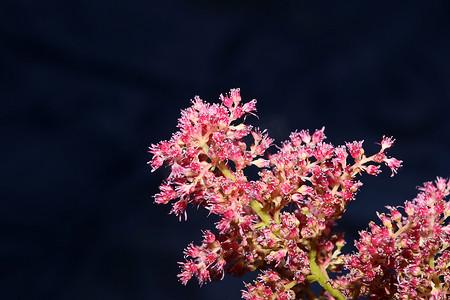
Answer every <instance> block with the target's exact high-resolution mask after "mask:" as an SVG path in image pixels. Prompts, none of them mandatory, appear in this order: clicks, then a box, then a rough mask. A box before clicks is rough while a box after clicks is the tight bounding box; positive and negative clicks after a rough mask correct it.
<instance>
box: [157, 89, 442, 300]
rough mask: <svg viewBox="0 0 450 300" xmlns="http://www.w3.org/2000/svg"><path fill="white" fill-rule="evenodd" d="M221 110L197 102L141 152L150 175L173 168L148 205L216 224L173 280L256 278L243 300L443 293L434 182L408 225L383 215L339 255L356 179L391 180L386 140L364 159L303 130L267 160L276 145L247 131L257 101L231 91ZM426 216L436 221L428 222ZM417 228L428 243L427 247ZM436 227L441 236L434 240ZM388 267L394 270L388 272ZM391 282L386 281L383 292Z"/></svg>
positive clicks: (350, 146)
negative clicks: (198, 212) (385, 176)
mask: <svg viewBox="0 0 450 300" xmlns="http://www.w3.org/2000/svg"><path fill="white" fill-rule="evenodd" d="M220 100H221V102H222V103H221V104H209V103H206V102H204V101H202V100H201V99H200V98H199V97H195V98H194V100H193V101H192V106H191V107H189V108H187V109H185V110H183V111H182V113H181V118H180V119H179V122H178V127H179V130H178V131H177V132H176V133H174V134H173V136H172V137H171V139H170V140H168V141H162V142H159V143H158V144H156V145H152V146H151V147H150V153H152V154H153V158H152V160H151V161H150V162H149V164H151V166H152V171H154V170H156V169H157V168H159V167H161V166H162V165H163V164H166V165H168V166H169V167H170V168H171V172H170V174H169V176H168V178H167V180H166V181H165V182H164V183H163V184H162V185H161V186H160V193H158V194H156V195H155V202H156V203H158V204H168V203H169V202H170V203H171V205H172V208H171V211H170V213H173V214H175V215H176V216H178V217H179V218H180V219H181V218H182V217H183V216H184V217H185V218H187V210H186V209H187V206H188V204H192V205H197V206H202V207H204V208H206V209H207V210H208V211H209V212H210V213H211V214H214V215H217V216H218V217H219V221H218V222H217V223H215V227H216V230H217V231H216V233H212V232H211V231H205V232H204V239H203V242H202V243H201V245H193V244H190V245H189V246H188V247H187V248H186V250H185V252H184V254H185V261H184V262H181V263H180V264H181V270H182V271H181V273H180V274H179V275H178V276H179V279H180V281H181V282H182V283H183V284H186V283H187V282H188V281H189V280H190V279H191V278H193V277H194V278H197V279H198V281H199V283H200V284H203V283H205V282H207V281H209V280H211V279H213V280H220V279H221V278H223V276H224V274H225V273H227V274H234V275H238V276H240V275H242V274H244V273H247V272H252V271H260V276H259V277H258V279H257V280H256V281H255V282H254V283H253V284H247V285H246V290H244V291H243V298H244V299H251V300H257V299H303V298H304V297H306V298H307V299H316V296H315V295H314V294H313V293H312V291H311V290H310V289H309V286H310V284H311V283H313V282H318V283H319V284H320V285H321V286H322V287H323V292H322V294H321V296H322V297H333V298H335V299H345V297H350V298H354V297H358V295H381V294H380V293H381V290H382V291H385V294H383V295H387V296H388V297H390V295H393V294H395V293H400V294H401V295H403V294H405V293H406V294H405V295H410V294H411V293H413V290H414V288H412V287H410V286H406V285H405V283H407V282H408V280H410V279H411V278H412V277H414V278H416V280H417V285H416V288H418V287H419V286H420V285H423V284H424V282H425V281H426V280H431V281H426V282H428V283H430V282H431V283H433V286H432V287H431V288H430V289H429V291H428V290H427V289H424V290H423V291H422V290H420V291H419V290H418V289H416V290H417V291H418V292H417V293H418V294H417V295H422V294H424V293H425V294H426V293H427V292H429V294H430V295H438V294H437V293H443V291H444V283H445V284H447V283H448V278H449V275H448V274H447V273H445V272H444V270H446V268H447V267H448V260H447V256H448V255H447V256H446V255H444V254H442V255H441V256H439V255H440V253H441V252H442V251H444V250H445V248H444V247H446V246H443V245H447V244H448V240H446V242H445V243H444V242H443V240H442V238H443V237H444V236H445V235H444V233H445V234H446V232H447V231H448V228H447V227H445V226H444V225H443V223H442V222H443V220H445V219H442V218H441V219H439V218H438V217H437V215H438V214H439V213H440V214H444V215H446V214H447V215H448V212H449V209H448V205H446V204H445V205H444V203H445V202H443V197H444V196H445V195H446V194H448V185H447V187H446V188H444V187H443V186H444V183H443V182H444V181H443V180H440V181H439V183H438V187H437V188H436V189H435V190H433V191H431V190H432V188H430V187H427V189H428V190H429V191H428V192H427V193H428V194H429V195H432V196H430V197H431V198H432V199H435V202H436V203H434V204H431V202H430V201H431V200H430V199H431V198H430V197H426V196H420V197H422V198H421V199H422V200H416V201H415V202H412V203H409V204H407V208H406V209H407V215H408V217H402V216H401V215H400V214H399V213H398V210H396V209H392V210H391V215H390V217H391V219H389V218H388V217H387V216H386V215H380V218H382V220H383V226H384V227H380V226H376V225H374V224H372V225H371V230H372V231H371V233H364V234H362V237H361V241H359V242H358V243H357V248H358V250H359V251H360V252H359V253H357V254H354V255H352V256H348V255H347V256H346V255H343V254H341V248H342V247H343V246H344V244H345V242H344V239H343V234H342V233H336V232H334V231H333V226H334V225H335V222H336V220H338V219H340V218H341V217H342V215H343V214H344V212H345V209H346V206H347V205H348V203H349V202H350V201H352V200H354V199H355V195H356V194H357V192H358V190H359V188H360V187H361V185H362V183H361V182H360V181H359V180H358V179H357V177H358V176H359V175H360V174H361V173H367V174H369V175H377V174H379V173H380V172H381V169H380V164H383V163H384V164H385V165H386V166H387V167H388V168H390V170H391V171H392V175H394V174H395V173H396V172H397V170H398V168H400V167H401V164H402V161H400V160H397V159H395V158H393V157H389V156H387V154H386V152H387V150H388V149H389V148H390V147H391V146H392V144H393V142H394V140H393V139H392V138H389V137H383V139H382V141H381V148H380V150H379V151H378V153H375V154H373V155H370V156H367V155H366V154H365V151H364V149H363V146H362V144H363V141H354V142H349V143H346V144H345V145H342V146H336V147H335V146H333V145H332V144H330V143H327V142H326V141H325V139H326V137H325V133H324V128H322V129H320V130H316V131H315V132H314V133H313V134H310V133H309V131H307V130H302V131H300V132H293V133H292V134H291V135H290V137H289V140H287V141H285V142H283V143H282V145H281V146H280V147H278V151H277V152H275V153H269V152H268V151H267V150H268V148H269V147H270V146H271V145H272V143H273V140H272V139H271V138H269V137H268V135H267V132H266V131H261V130H260V129H258V128H254V127H252V126H251V125H247V124H245V122H244V121H245V120H246V116H248V115H249V114H252V115H254V114H255V112H256V107H255V105H256V100H252V101H250V102H248V103H242V100H241V96H240V91H239V89H233V90H231V91H230V93H229V94H227V95H221V96H220ZM248 166H254V167H256V168H259V173H258V175H259V179H257V180H249V179H248V178H247V176H246V174H245V173H244V171H245V169H246V167H248ZM428 194H427V195H428ZM439 197H441V198H440V200H439V201H438V200H437V199H438V198H439ZM427 205H428V206H427ZM427 209H428V210H427ZM426 210H427V211H426ZM430 210H432V211H433V212H434V215H435V216H436V217H435V218H434V217H433V218H434V219H432V220H431V219H430V215H432V214H433V213H431V211H430ZM411 211H412V213H411ZM419 211H420V213H419ZM410 214H411V215H410ZM434 215H433V216H434ZM419 216H422V217H419ZM426 220H428V221H426ZM395 226H397V227H395ZM424 226H425V227H426V228H427V230H429V231H427V234H431V236H430V237H427V238H425V237H424V234H425V231H424V230H425V229H423V228H424ZM395 228H397V230H395ZM434 228H440V231H439V233H438V231H434V230H438V229H434ZM375 241H376V242H377V246H373V243H374V242H375ZM436 247H437V248H436ZM439 247H441V248H439ZM422 248H423V249H424V250H422ZM399 249H400V250H399ZM440 250H442V251H440ZM380 251H382V252H380ZM399 251H400V252H399ZM423 251H429V252H427V253H428V257H431V256H432V257H434V258H436V261H434V260H433V262H431V260H427V261H428V265H429V268H428V269H426V270H425V269H423V262H420V263H419V262H418V261H417V262H416V261H414V262H413V263H410V262H412V259H413V258H414V257H417V259H419V257H420V258H423V257H424V252H423ZM379 252H380V253H379ZM399 253H400V254H399ZM383 255H384V256H383ZM389 255H390V256H389ZM400 255H403V256H404V258H403V259H400ZM408 255H409V256H408ZM424 261H425V258H424ZM397 264H398V265H397ZM431 265H432V266H431ZM413 267H414V269H411V268H413ZM383 268H385V269H383ZM393 268H396V269H395V270H400V269H399V268H403V269H402V271H401V272H400V271H398V272H391V270H393ZM408 268H409V269H408ZM416 268H417V269H416ZM430 268H431V269H433V270H435V271H433V272H434V273H432V274H433V275H430V276H429V277H426V278H425V277H424V276H423V275H422V274H423V273H424V272H428V271H429V270H430ZM346 269H348V270H350V271H349V272H348V273H347V274H345V275H342V274H341V275H340V276H337V277H336V276H334V278H331V277H330V276H329V273H336V272H341V271H343V270H346ZM380 270H381V271H380ZM411 270H413V271H414V274H417V275H411ZM370 272H372V273H373V274H372V273H370ZM408 272H409V273H408ZM366 273H367V274H370V275H369V276H367V275H365V274H366ZM444 273H445V274H444ZM338 274H339V273H338ZM335 275H336V274H335ZM388 276H391V277H389V278H391V279H390V281H389V283H386V284H382V283H381V282H384V280H385V278H386V277H388ZM427 278H431V279H427ZM441 278H444V279H442V280H441ZM419 279H420V280H419ZM447 286H448V284H447ZM377 293H378V294H377ZM400 294H399V295H400ZM436 297H437V296H436ZM425 298H426V297H425ZM354 299H356V298H354ZM427 299H428V298H427ZM430 299H431V298H430ZM436 299H438V298H436Z"/></svg>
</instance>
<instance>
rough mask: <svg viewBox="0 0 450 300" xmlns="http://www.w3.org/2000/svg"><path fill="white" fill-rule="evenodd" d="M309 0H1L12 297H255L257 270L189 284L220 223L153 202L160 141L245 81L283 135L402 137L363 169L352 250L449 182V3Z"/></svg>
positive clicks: (3, 285)
mask: <svg viewBox="0 0 450 300" xmlns="http://www.w3.org/2000/svg"><path fill="white" fill-rule="evenodd" d="M312 2H313V1H265V0H259V1H256V0H250V1H236V0H229V1H216V2H213V1H206V0H191V1H188V0H185V1H181V0H180V1H175V0H166V1H139V0H130V1H102V0H90V1H87V0H77V1H73V0H66V1H52V0H44V1H31V0H28V1H27V0H3V1H1V3H0V99H1V101H2V105H1V110H0V114H1V118H0V119H1V123H2V126H1V132H2V142H1V143H2V153H3V154H2V155H1V156H0V164H1V169H2V179H1V183H0V185H1V193H2V196H1V207H0V224H1V227H0V232H1V238H0V241H1V247H0V253H1V254H0V269H1V271H0V274H1V278H0V298H1V299H68V300H72V299H86V300H90V299H111V300H116V299H117V300H119V299H120V300H121V299H134V300H141V299H142V300H144V299H197V300H201V299H205V300H206V299H216V300H225V299H239V298H240V296H241V292H240V290H241V289H243V288H244V284H243V281H246V282H251V280H253V278H254V275H248V276H244V277H243V278H233V277H227V276H226V277H225V279H224V280H223V281H222V282H212V283H209V284H207V285H205V286H203V287H201V288H200V287H199V286H198V284H197V282H195V280H192V281H191V282H189V283H188V285H187V286H186V287H185V286H183V285H181V284H180V283H179V282H178V281H177V277H176V274H178V272H179V267H178V265H177V261H181V260H183V254H182V251H183V249H184V247H185V246H187V245H188V244H189V243H190V242H194V243H199V242H200V240H201V229H208V228H213V226H214V225H213V223H214V222H215V221H216V219H214V218H213V217H206V216H207V214H206V212H205V211H203V210H197V209H194V208H190V209H188V216H189V217H188V220H187V221H186V222H184V221H183V222H181V223H180V222H179V221H178V218H176V217H175V216H173V215H168V212H169V210H170V207H169V206H159V205H155V204H153V198H152V195H154V194H155V193H156V192H157V191H158V186H159V184H160V183H161V182H162V180H163V179H164V177H165V176H166V175H167V172H168V169H164V168H161V169H159V170H158V171H156V172H154V173H151V172H150V168H149V167H148V166H147V165H146V162H147V161H148V160H150V158H151V156H150V154H148V153H147V150H148V146H150V144H152V143H157V142H159V141H160V140H164V139H169V138H170V136H171V133H172V132H174V131H175V130H176V122H177V118H178V117H179V114H180V109H183V108H186V107H188V106H189V105H190V99H192V98H193V97H194V96H195V95H200V97H201V98H202V99H204V100H207V101H211V102H217V101H219V100H218V96H219V94H220V93H226V92H228V91H229V89H230V88H236V87H239V88H241V93H242V97H243V99H244V101H249V100H251V99H254V98H256V99H257V100H258V105H257V108H258V116H259V119H257V118H255V117H252V116H251V117H248V118H247V120H248V122H249V123H252V124H254V125H256V126H259V127H260V128H265V129H268V131H269V134H270V136H272V137H273V138H275V140H276V142H277V143H279V142H281V141H283V140H285V139H287V138H288V136H289V133H290V132H291V131H294V130H296V129H310V130H311V131H313V130H314V129H316V128H321V127H322V126H325V127H326V131H325V133H326V135H327V137H328V141H330V142H332V143H333V144H335V145H339V144H343V143H344V142H346V141H353V140H362V139H364V140H365V142H364V145H365V148H366V152H367V153H369V154H370V153H374V152H375V151H377V150H378V149H379V146H378V145H376V144H375V143H376V142H380V141H381V138H382V136H383V135H387V136H391V135H392V136H394V137H395V138H396V139H397V141H396V143H395V145H394V147H393V149H392V150H391V151H390V154H391V155H392V156H395V157H397V158H398V159H401V160H403V161H404V167H403V168H402V169H400V171H399V174H398V175H397V176H395V177H393V178H390V171H389V170H388V169H387V168H384V172H383V173H382V174H380V175H379V176H378V177H369V176H365V177H364V178H362V181H363V182H364V186H363V187H362V189H361V191H360V193H359V196H358V198H357V200H356V201H355V202H353V203H351V205H349V207H348V211H347V214H346V215H345V216H344V218H343V219H342V220H341V221H340V222H339V224H338V230H342V231H346V232H347V238H348V240H347V242H348V243H347V246H346V247H345V249H346V251H348V252H350V251H353V239H354V238H356V237H357V235H358V231H359V230H362V229H365V228H366V227H367V224H368V222H369V221H370V220H376V219H377V217H376V214H375V211H376V210H379V211H384V206H385V205H388V204H391V205H401V204H402V203H403V202H404V201H405V200H408V199H412V198H413V197H414V196H415V195H416V187H417V186H419V185H421V184H422V183H423V182H424V181H431V180H434V179H435V177H436V176H443V177H448V176H449V175H450V155H449V154H450V125H449V108H450V105H449V104H450V57H449V53H450V2H449V1H429V2H424V1H408V3H407V4H406V3H403V2H395V1H376V2H375V1H339V2H338V3H332V2H331V1H330V2H328V1H314V3H312Z"/></svg>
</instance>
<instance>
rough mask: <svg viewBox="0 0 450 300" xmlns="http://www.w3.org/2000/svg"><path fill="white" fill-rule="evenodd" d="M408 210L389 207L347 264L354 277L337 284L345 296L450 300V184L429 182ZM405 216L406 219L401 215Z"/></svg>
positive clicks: (346, 259) (365, 233)
mask: <svg viewBox="0 0 450 300" xmlns="http://www.w3.org/2000/svg"><path fill="white" fill-rule="evenodd" d="M419 190H420V191H421V192H420V193H419V194H418V195H417V197H416V198H415V199H414V200H413V201H407V202H405V205H404V207H403V208H402V209H401V208H399V207H397V208H395V207H387V208H388V209H389V211H390V212H389V213H387V214H384V213H382V214H378V217H379V218H380V220H381V222H382V224H380V225H377V224H375V223H374V222H371V223H370V224H369V226H370V230H369V231H362V232H360V239H359V240H358V241H357V242H356V243H355V246H356V248H357V249H358V251H357V252H356V253H354V254H352V255H348V256H346V257H344V258H343V260H344V264H345V268H347V269H348V270H349V271H350V272H349V273H348V274H346V275H344V276H342V277H340V278H339V280H338V281H337V282H336V283H339V285H340V289H342V290H343V293H344V295H346V296H347V297H353V298H355V299H356V297H358V296H359V295H361V296H362V295H365V296H370V297H371V298H374V299H433V300H437V299H449V297H450V270H449V267H450V249H449V246H450V224H449V220H448V218H449V216H450V203H449V202H448V201H446V199H445V197H447V196H448V195H449V194H450V181H447V180H445V179H443V178H439V177H438V178H437V180H436V181H435V183H434V184H433V183H432V182H426V183H425V184H424V186H423V187H421V188H419ZM401 210H403V213H401V212H400V211H401Z"/></svg>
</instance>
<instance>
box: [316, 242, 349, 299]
mask: <svg viewBox="0 0 450 300" xmlns="http://www.w3.org/2000/svg"><path fill="white" fill-rule="evenodd" d="M316 255H317V252H316V245H315V243H313V245H312V247H311V251H310V253H309V266H310V268H311V274H312V275H313V277H312V278H311V279H315V281H317V282H318V283H319V284H320V285H321V286H322V287H323V288H324V289H325V290H327V291H328V293H330V295H331V296H333V297H334V298H335V299H338V300H345V298H344V295H342V294H341V292H339V291H338V290H336V289H334V288H333V287H332V286H331V284H330V283H328V282H327V281H328V279H327V278H328V276H327V275H326V274H324V273H323V272H322V270H320V268H319V266H318V265H317V263H316Z"/></svg>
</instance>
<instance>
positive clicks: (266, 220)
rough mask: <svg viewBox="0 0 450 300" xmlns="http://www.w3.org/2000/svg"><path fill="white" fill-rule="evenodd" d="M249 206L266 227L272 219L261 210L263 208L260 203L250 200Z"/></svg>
mask: <svg viewBox="0 0 450 300" xmlns="http://www.w3.org/2000/svg"><path fill="white" fill-rule="evenodd" d="M250 206H251V207H252V208H253V210H254V211H255V212H256V213H257V214H258V216H259V217H260V218H261V220H262V221H263V222H264V223H265V224H266V225H267V224H269V222H270V221H272V218H271V217H270V216H269V214H267V212H265V211H264V210H263V206H262V204H261V203H259V202H258V201H256V200H252V201H250Z"/></svg>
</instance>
